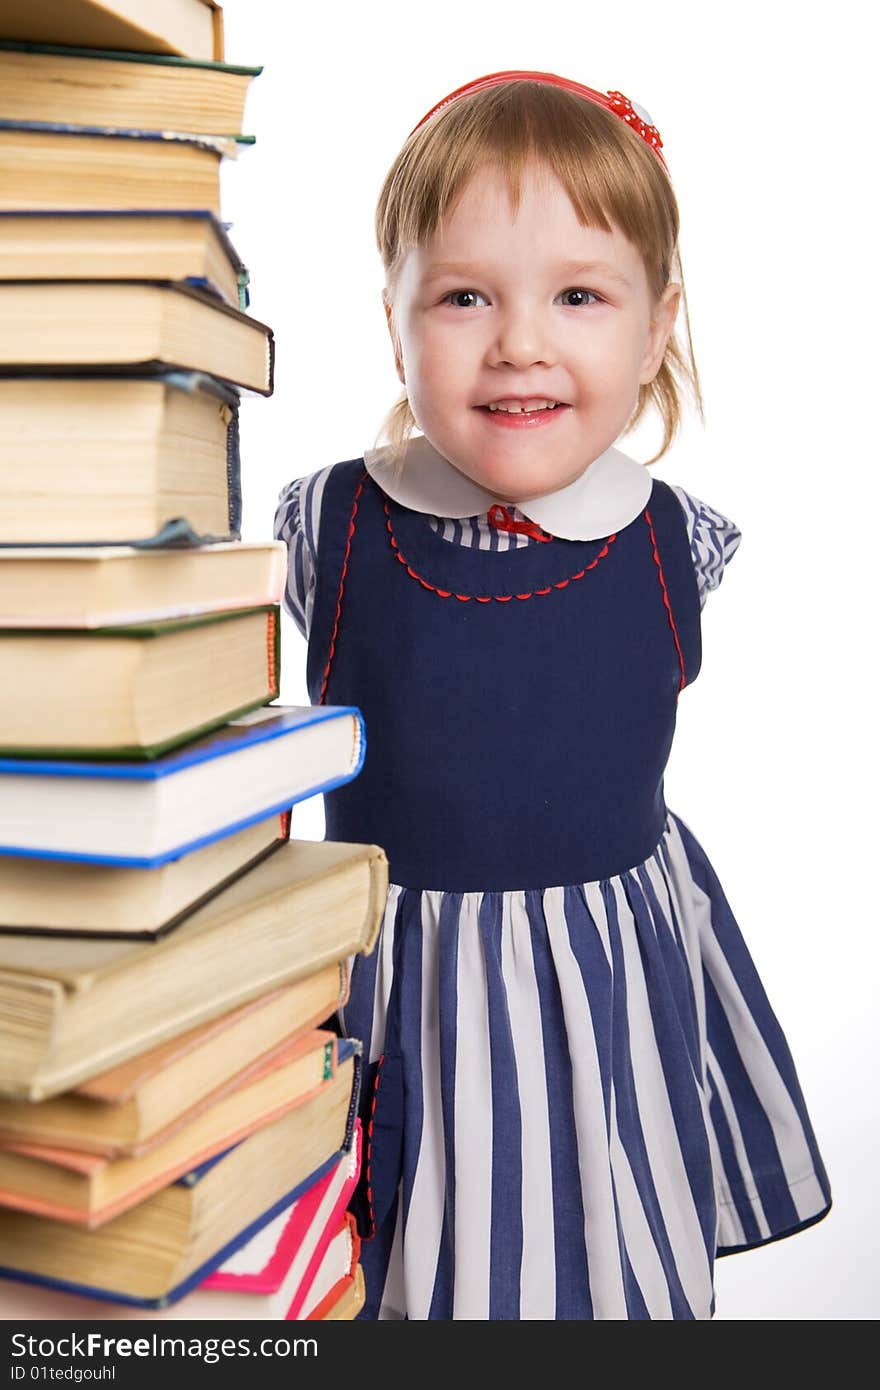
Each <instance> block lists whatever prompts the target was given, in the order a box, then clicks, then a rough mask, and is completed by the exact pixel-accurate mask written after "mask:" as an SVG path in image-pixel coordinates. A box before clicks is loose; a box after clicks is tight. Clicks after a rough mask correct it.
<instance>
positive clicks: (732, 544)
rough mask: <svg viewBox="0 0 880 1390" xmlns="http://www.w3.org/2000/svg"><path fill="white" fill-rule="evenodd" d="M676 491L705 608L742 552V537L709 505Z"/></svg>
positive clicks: (701, 599)
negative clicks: (713, 592)
mask: <svg viewBox="0 0 880 1390" xmlns="http://www.w3.org/2000/svg"><path fill="white" fill-rule="evenodd" d="M672 491H673V492H674V493H675V495H676V497H677V498H678V500H679V502H680V503H681V506H682V510H683V512H684V516H685V521H686V523H687V532H688V540H689V542H690V547H691V558H692V560H693V562H694V573H695V574H696V577H697V589H698V591H699V595H700V607H701V608H702V607H703V605H704V603H705V602H706V598H707V596H708V594H709V591H710V590H711V589H717V588H718V585H719V584H720V583H721V580H722V578H723V576H724V568H725V566H726V565H727V564H728V562H729V561H730V560H731V559H732V558H733V556H734V555H735V554H736V552H737V550H738V549H739V543H740V541H741V539H742V536H741V534H740V531H739V530H738V528H737V527H736V526H735V525H734V524H733V522H732V521H729V520H728V518H727V517H726V516H722V515H721V513H720V512H716V511H715V509H714V508H713V507H710V506H709V505H708V504H707V503H706V502H701V501H700V499H699V498H698V497H692V496H691V494H690V493H689V492H685V490H684V488H682V487H673V489H672Z"/></svg>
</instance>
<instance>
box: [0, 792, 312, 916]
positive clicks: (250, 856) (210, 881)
mask: <svg viewBox="0 0 880 1390" xmlns="http://www.w3.org/2000/svg"><path fill="white" fill-rule="evenodd" d="M286 839H287V824H286V823H285V821H284V818H283V817H282V816H280V815H277V814H276V815H273V816H267V817H265V818H264V819H263V820H259V821H255V822H254V823H253V824H252V825H246V826H244V827H243V828H242V829H241V830H236V831H234V832H233V834H231V835H223V836H221V837H220V838H219V839H217V840H212V841H211V842H210V844H207V845H202V847H201V848H200V849H195V850H191V851H190V853H189V854H181V855H179V856H178V858H176V859H169V860H168V861H167V862H166V863H164V864H160V865H159V866H158V867H156V868H151V869H145V868H133V867H131V866H129V865H118V864H91V863H87V862H83V861H82V860H78V859H40V858H37V857H32V856H30V855H17V854H2V855H0V933H9V932H19V931H21V932H28V933H34V932H41V933H42V932H47V933H50V932H62V933H64V934H66V935H69V936H75V937H89V936H102V935H103V936H120V937H128V938H129V939H131V938H132V937H138V936H155V935H159V934H161V933H163V932H165V931H168V930H171V929H173V927H174V924H175V923H178V924H179V919H180V918H182V917H183V915H184V914H185V913H186V911H187V910H190V911H195V909H196V908H197V907H200V906H201V905H202V903H203V902H207V900H208V899H209V897H210V896H211V895H212V893H218V892H222V891H223V889H225V888H228V887H229V885H230V883H231V882H232V880H233V879H234V878H235V877H237V876H238V874H240V873H242V872H244V871H246V870H247V869H248V868H251V867H253V866H254V865H255V863H256V860H257V859H258V858H259V857H261V856H262V855H264V854H265V853H267V852H269V851H271V849H272V848H273V846H277V845H278V843H279V841H280V840H286Z"/></svg>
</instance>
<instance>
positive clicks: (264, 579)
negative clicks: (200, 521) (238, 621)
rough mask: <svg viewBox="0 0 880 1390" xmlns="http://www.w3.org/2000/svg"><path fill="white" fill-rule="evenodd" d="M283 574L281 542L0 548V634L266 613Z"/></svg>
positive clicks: (284, 559) (277, 600)
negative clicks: (242, 611) (15, 630)
mask: <svg viewBox="0 0 880 1390" xmlns="http://www.w3.org/2000/svg"><path fill="white" fill-rule="evenodd" d="M0 395H2V391H0ZM286 574H287V549H286V546H284V545H283V544H282V542H280V541H263V542H247V541H245V542H242V541H230V542H223V541H218V542H215V543H214V544H212V545H200V546H189V547H186V548H183V547H181V548H178V549H168V550H161V549H158V548H155V547H153V548H146V547H142V548H140V549H139V548H137V547H135V546H119V545H115V546H114V545H80V546H68V547H65V546H53V547H46V546H22V547H15V546H6V547H0V629H2V628H5V629H10V628H33V629H38V628H46V629H56V630H59V629H65V628H86V629H92V628H106V627H112V626H130V625H132V624H137V623H149V622H153V623H157V622H167V621H169V620H170V619H181V618H191V617H197V616H200V615H204V614H208V613H224V612H232V611H234V610H235V609H250V608H268V607H271V606H277V605H278V604H279V603H280V602H281V598H282V595H283V592H284V580H285V577H286Z"/></svg>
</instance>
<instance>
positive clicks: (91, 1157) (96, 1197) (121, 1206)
mask: <svg viewBox="0 0 880 1390" xmlns="http://www.w3.org/2000/svg"><path fill="white" fill-rule="evenodd" d="M336 1065H337V1064H336V1035H335V1034H334V1033H330V1032H327V1031H325V1030H322V1029H312V1030H310V1031H308V1032H305V1033H299V1034H296V1035H295V1036H293V1037H289V1038H288V1039H287V1040H286V1042H285V1044H284V1045H283V1046H282V1047H279V1048H275V1049H274V1050H273V1052H272V1054H271V1055H270V1056H269V1057H268V1058H263V1059H262V1061H261V1062H260V1064H259V1066H258V1067H256V1068H255V1069H250V1070H249V1071H247V1072H246V1073H244V1074H243V1075H240V1076H239V1077H238V1078H237V1079H236V1080H235V1082H234V1083H233V1084H232V1085H230V1086H227V1087H225V1088H224V1089H223V1090H222V1091H221V1092H220V1094H219V1095H218V1096H217V1097H215V1098H214V1099H213V1100H212V1102H211V1104H209V1105H205V1106H200V1107H198V1108H197V1109H195V1110H194V1112H193V1113H192V1114H191V1115H188V1116H185V1117H184V1119H183V1123H181V1124H179V1125H174V1126H172V1127H171V1128H170V1129H169V1130H168V1132H167V1133H166V1134H162V1135H159V1136H157V1137H156V1138H155V1141H154V1142H153V1143H151V1144H147V1145H142V1146H141V1147H140V1148H139V1151H138V1153H136V1154H118V1155H107V1154H95V1153H88V1152H86V1151H85V1150H83V1149H70V1148H64V1149H62V1148H58V1147H57V1146H56V1147H48V1146H46V1145H42V1144H34V1143H33V1142H32V1141H29V1140H28V1141H25V1140H23V1139H0V1206H2V1207H12V1208H13V1209H15V1210H18V1211H29V1212H33V1213H34V1214H35V1215H37V1216H51V1217H53V1218H54V1219H55V1220H56V1221H69V1222H75V1223H77V1224H78V1225H83V1226H88V1227H89V1228H94V1227H97V1226H103V1225H104V1223H105V1222H107V1221H109V1220H111V1219H112V1218H113V1217H114V1216H118V1215H119V1214H120V1213H121V1212H123V1211H127V1210H128V1209H129V1207H133V1206H135V1205H136V1204H137V1203H138V1202H142V1201H144V1200H145V1199H146V1198H147V1197H149V1196H151V1195H152V1194H153V1193H154V1192H157V1191H159V1189H160V1188H163V1187H167V1185H168V1184H169V1183H170V1182H174V1181H175V1180H176V1179H177V1178H179V1177H181V1176H182V1174H184V1173H186V1172H189V1171H190V1170H191V1169H192V1168H194V1167H195V1166H196V1165H198V1164H200V1163H203V1162H204V1161H205V1160H206V1159H209V1158H213V1157H214V1155H215V1154H218V1153H220V1152H221V1151H223V1150H225V1149H228V1148H230V1147H231V1146H232V1145H233V1144H237V1143H240V1141H241V1140H242V1139H244V1138H246V1137H247V1135H248V1134H249V1133H251V1132H252V1131H253V1130H255V1129H257V1128H259V1127H260V1126H261V1125H265V1124H269V1123H271V1121H272V1120H275V1119H277V1118H278V1117H279V1116H280V1115H282V1114H284V1113H285V1112H286V1111H287V1110H290V1109H292V1107H293V1106H295V1105H302V1104H303V1102H304V1101H306V1100H309V1099H311V1097H312V1096H315V1095H317V1093H318V1091H319V1090H320V1089H321V1088H322V1087H323V1086H327V1085H329V1083H330V1082H331V1081H332V1079H333V1076H334V1075H335V1073H336Z"/></svg>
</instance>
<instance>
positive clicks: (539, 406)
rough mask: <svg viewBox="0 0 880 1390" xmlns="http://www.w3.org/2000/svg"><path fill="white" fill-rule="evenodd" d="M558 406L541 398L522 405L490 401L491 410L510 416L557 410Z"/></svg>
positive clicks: (555, 402) (554, 402)
mask: <svg viewBox="0 0 880 1390" xmlns="http://www.w3.org/2000/svg"><path fill="white" fill-rule="evenodd" d="M557 405H558V401H548V400H546V399H545V398H544V397H539V398H537V399H535V400H531V401H524V402H523V404H522V405H519V404H516V403H514V402H510V404H505V403H504V402H503V401H490V402H489V409H490V410H503V411H505V412H506V413H507V414H508V415H521V414H522V413H523V411H528V410H555V409H556V407H557Z"/></svg>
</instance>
